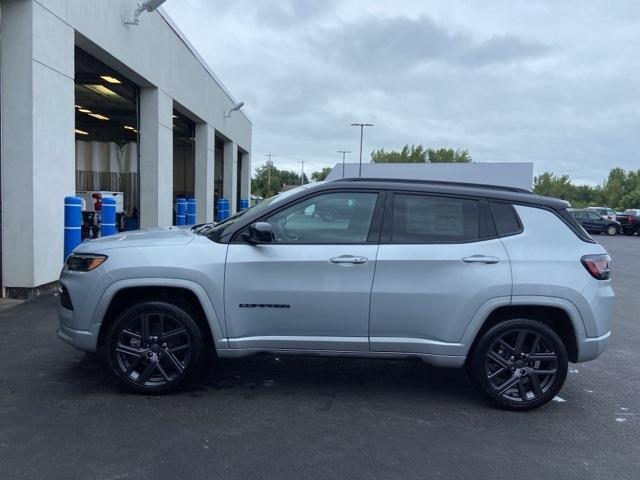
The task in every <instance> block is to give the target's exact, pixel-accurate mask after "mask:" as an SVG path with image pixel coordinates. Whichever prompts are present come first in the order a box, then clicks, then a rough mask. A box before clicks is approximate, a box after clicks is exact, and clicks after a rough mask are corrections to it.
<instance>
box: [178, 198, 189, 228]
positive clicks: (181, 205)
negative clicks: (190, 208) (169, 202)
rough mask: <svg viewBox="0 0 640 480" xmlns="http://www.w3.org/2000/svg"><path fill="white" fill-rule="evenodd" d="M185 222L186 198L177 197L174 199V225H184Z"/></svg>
mask: <svg viewBox="0 0 640 480" xmlns="http://www.w3.org/2000/svg"><path fill="white" fill-rule="evenodd" d="M186 223H187V200H186V199H184V198H179V199H178V200H176V225H186Z"/></svg>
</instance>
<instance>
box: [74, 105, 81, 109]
mask: <svg viewBox="0 0 640 480" xmlns="http://www.w3.org/2000/svg"><path fill="white" fill-rule="evenodd" d="M74 106H75V107H76V108H82V107H81V106H80V105H74Z"/></svg>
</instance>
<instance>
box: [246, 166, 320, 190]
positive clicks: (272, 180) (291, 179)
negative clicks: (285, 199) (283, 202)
mask: <svg viewBox="0 0 640 480" xmlns="http://www.w3.org/2000/svg"><path fill="white" fill-rule="evenodd" d="M304 183H309V179H308V178H307V176H306V175H305V176H304ZM299 184H300V174H298V173H296V172H294V171H292V170H279V169H278V168H276V167H275V166H274V164H273V162H267V163H265V164H264V165H262V166H260V167H258V168H256V173H255V175H254V176H253V178H252V179H251V192H252V193H253V194H254V195H257V196H259V197H264V198H267V197H272V196H273V195H275V194H277V193H279V192H280V190H282V187H283V185H299Z"/></svg>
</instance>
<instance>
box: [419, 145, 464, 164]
mask: <svg viewBox="0 0 640 480" xmlns="http://www.w3.org/2000/svg"><path fill="white" fill-rule="evenodd" d="M427 157H428V158H427V161H428V162H429V163H470V162H471V155H469V152H468V151H467V150H460V149H456V150H453V149H452V148H438V149H437V150H434V149H432V148H430V149H428V150H427Z"/></svg>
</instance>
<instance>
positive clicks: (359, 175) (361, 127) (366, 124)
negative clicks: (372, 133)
mask: <svg viewBox="0 0 640 480" xmlns="http://www.w3.org/2000/svg"><path fill="white" fill-rule="evenodd" d="M351 126H352V127H360V166H359V167H358V178H360V177H362V137H363V136H364V127H373V123H352V124H351Z"/></svg>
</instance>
